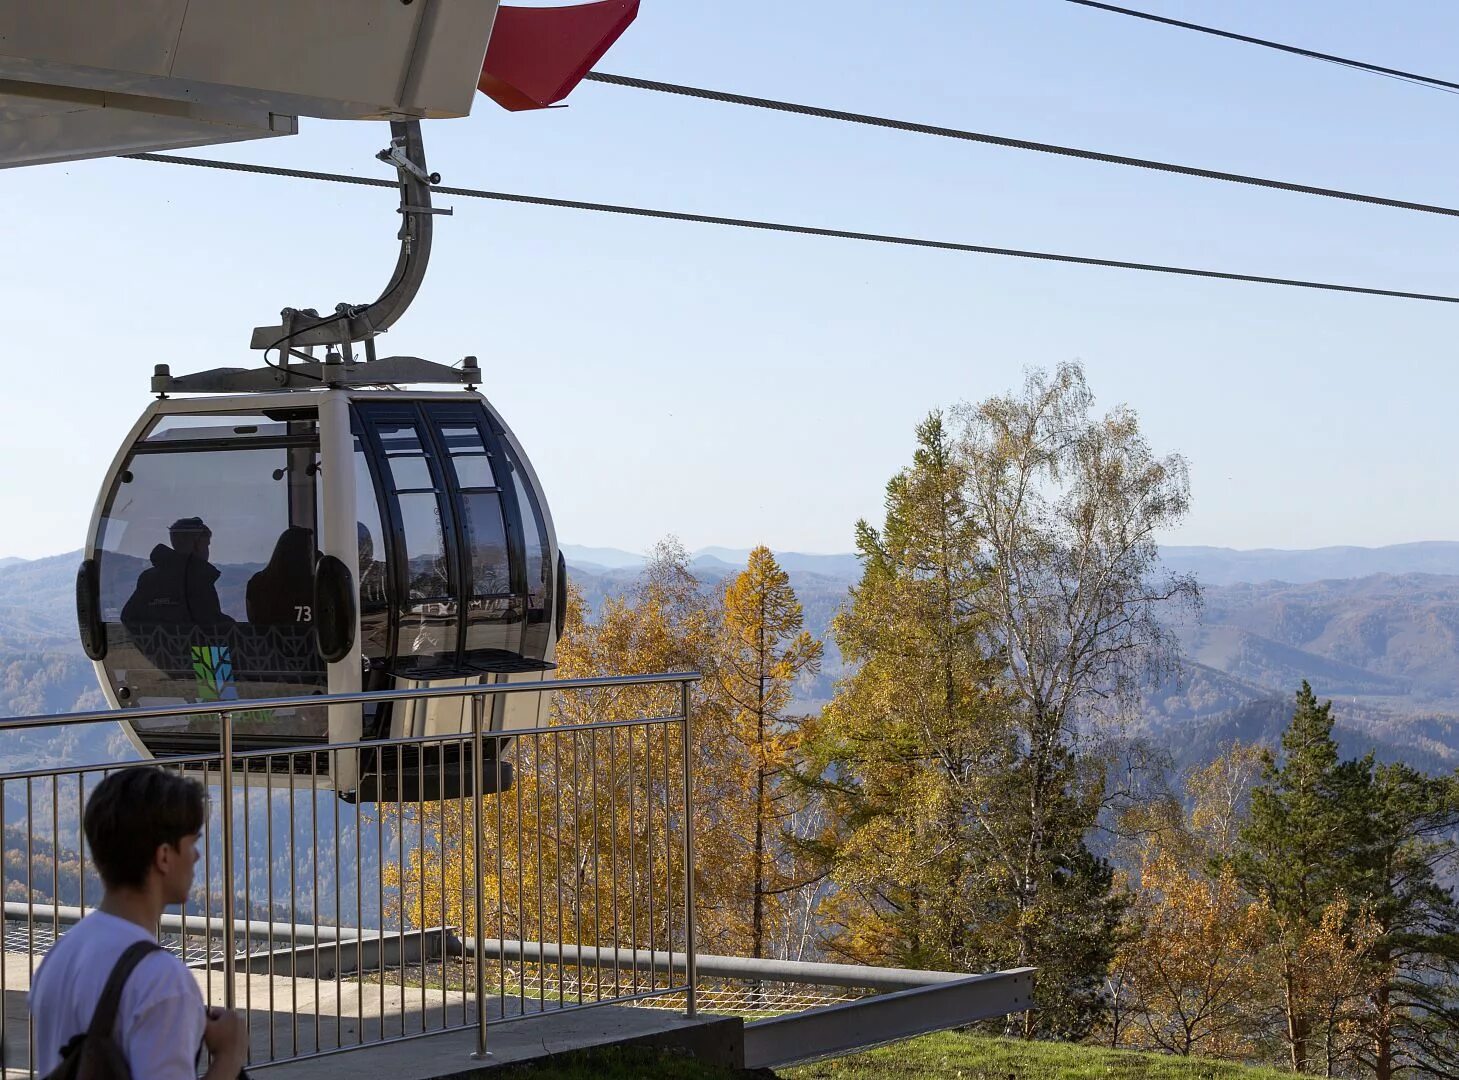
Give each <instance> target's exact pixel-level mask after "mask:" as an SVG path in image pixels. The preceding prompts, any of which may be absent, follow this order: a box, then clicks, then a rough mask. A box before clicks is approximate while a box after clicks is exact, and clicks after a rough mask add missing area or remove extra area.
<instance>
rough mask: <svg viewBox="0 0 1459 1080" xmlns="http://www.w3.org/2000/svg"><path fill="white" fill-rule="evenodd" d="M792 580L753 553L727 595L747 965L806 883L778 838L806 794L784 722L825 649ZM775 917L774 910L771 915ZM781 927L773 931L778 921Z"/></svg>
mask: <svg viewBox="0 0 1459 1080" xmlns="http://www.w3.org/2000/svg"><path fill="white" fill-rule="evenodd" d="M804 627H805V619H804V617H803V613H802V610H801V606H800V601H799V600H797V599H796V596H795V590H794V589H792V588H791V585H790V578H789V576H788V575H787V574H786V573H785V571H784V570H782V569H781V568H780V565H779V564H778V563H777V562H776V561H775V556H774V555H773V554H772V553H771V551H770V549H769V548H768V547H765V546H763V545H762V546H759V547H756V548H755V549H754V550H753V551H751V552H750V557H749V562H748V564H747V565H746V567H745V570H744V572H743V573H741V574H739V575H737V576H736V577H735V578H734V580H733V581H731V582H730V583H729V585H728V586H727V587H726V588H725V592H724V629H725V639H726V642H725V644H726V647H725V656H724V661H723V667H722V669H721V678H720V684H721V686H722V687H723V695H724V699H725V703H726V704H727V705H728V706H729V708H730V709H731V710H733V717H732V719H731V720H730V730H731V731H732V732H733V734H734V736H735V739H736V740H737V742H738V743H739V745H740V748H741V750H740V752H739V753H737V754H735V755H734V759H733V764H731V766H730V767H731V769H732V770H733V774H734V780H735V782H736V786H737V787H740V788H742V789H743V790H742V791H741V792H740V793H739V794H738V795H737V798H738V800H740V801H742V802H743V803H744V804H746V805H747V806H748V807H749V812H750V817H751V823H750V831H751V834H752V838H751V840H750V844H749V846H750V852H749V858H748V860H747V862H746V863H745V864H744V865H747V866H748V867H749V874H748V877H749V883H748V884H749V889H748V891H749V901H750V904H749V906H750V920H749V921H750V932H749V951H750V955H751V956H755V957H760V956H764V955H765V954H766V953H765V949H766V939H767V935H768V933H769V929H768V928H767V918H774V917H775V916H776V915H777V914H779V913H778V911H776V910H773V909H776V908H778V906H779V902H780V899H781V898H782V897H783V896H785V895H786V894H787V893H789V892H791V891H793V890H795V889H798V888H801V887H804V886H805V884H806V880H805V879H806V877H807V876H814V875H807V874H806V873H805V871H804V869H803V868H802V867H800V866H799V865H798V863H799V862H800V860H799V859H798V853H797V852H796V851H795V850H793V849H792V848H791V847H790V846H789V845H787V844H786V842H785V837H784V833H785V831H786V830H787V829H788V828H789V826H790V823H791V821H792V819H794V818H795V816H796V814H797V812H798V811H803V810H804V809H805V806H806V802H807V791H806V789H805V788H804V787H796V786H794V785H792V784H790V783H789V779H790V774H791V772H792V770H793V769H795V768H796V766H797V765H798V764H799V760H800V742H801V737H802V727H803V718H801V717H791V716H788V715H786V707H787V706H788V705H789V703H790V699H791V693H792V689H793V687H794V683H795V680H796V678H797V677H798V676H800V675H801V674H802V673H803V672H812V673H813V672H816V671H818V670H819V669H820V662H821V651H822V646H821V643H820V642H819V641H816V640H815V639H814V638H812V637H811V635H810V633H809V632H808V631H807V630H806V629H805V628H804ZM767 909H772V910H767ZM776 921H777V925H778V921H779V920H776Z"/></svg>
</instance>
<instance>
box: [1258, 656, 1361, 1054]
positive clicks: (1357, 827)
mask: <svg viewBox="0 0 1459 1080" xmlns="http://www.w3.org/2000/svg"><path fill="white" fill-rule="evenodd" d="M1331 712H1332V702H1330V701H1329V702H1326V703H1324V704H1320V705H1319V704H1318V702H1317V697H1316V695H1315V694H1313V692H1312V687H1311V686H1309V685H1308V684H1307V683H1306V682H1305V681H1304V682H1303V683H1302V689H1301V690H1300V691H1298V693H1297V704H1296V709H1295V711H1294V712H1293V714H1292V721H1291V723H1290V724H1289V725H1288V726H1287V729H1286V731H1284V732H1283V733H1282V743H1281V757H1280V759H1278V758H1276V757H1274V756H1273V755H1272V754H1271V753H1270V752H1268V753H1267V755H1266V757H1265V760H1264V762H1263V770H1262V781H1261V783H1260V784H1259V785H1258V786H1257V787H1256V788H1255V789H1254V790H1253V791H1252V793H1251V811H1250V817H1249V818H1248V820H1247V822H1246V825H1245V827H1244V828H1243V829H1242V830H1241V833H1240V838H1239V844H1238V848H1237V852H1236V855H1235V858H1234V866H1235V869H1236V873H1237V876H1238V878H1239V879H1240V881H1241V883H1242V885H1243V886H1244V887H1245V888H1246V889H1247V890H1248V891H1249V892H1251V893H1252V894H1253V895H1254V896H1256V897H1257V898H1258V899H1260V900H1262V901H1263V902H1265V903H1266V905H1267V906H1268V908H1269V909H1270V910H1271V913H1272V916H1273V918H1274V919H1275V920H1276V923H1277V926H1278V933H1279V937H1280V944H1279V955H1280V958H1281V959H1280V978H1281V982H1282V994H1283V1011H1284V1014H1285V1016H1284V1019H1285V1030H1284V1037H1285V1040H1286V1043H1287V1047H1288V1050H1289V1057H1290V1061H1291V1066H1292V1068H1293V1069H1294V1070H1296V1071H1298V1072H1303V1071H1306V1069H1307V1068H1308V1066H1309V1064H1310V1063H1311V1060H1312V1050H1313V1047H1312V1045H1311V1041H1312V1035H1313V1024H1314V1015H1313V1013H1314V1010H1313V1006H1312V1002H1311V1000H1310V995H1309V993H1308V991H1307V989H1306V982H1305V981H1304V978H1303V976H1304V972H1303V970H1302V969H1303V959H1302V958H1303V955H1304V953H1303V946H1304V943H1305V942H1306V941H1307V940H1308V939H1309V937H1310V936H1311V935H1313V934H1315V933H1316V932H1317V931H1318V930H1319V929H1320V928H1321V927H1322V926H1323V916H1324V914H1325V913H1326V912H1327V910H1328V908H1329V907H1330V906H1331V905H1332V904H1334V903H1341V902H1355V901H1356V900H1357V899H1358V898H1360V897H1361V896H1362V894H1363V891H1364V885H1365V884H1366V882H1365V876H1366V871H1365V869H1364V868H1363V866H1362V862H1361V858H1360V853H1361V852H1362V851H1363V850H1364V848H1365V846H1366V845H1367V843H1368V841H1369V838H1370V822H1369V818H1368V812H1367V811H1368V807H1369V801H1370V798H1371V779H1370V778H1371V771H1372V765H1373V761H1372V756H1371V755H1369V756H1368V757H1366V758H1363V759H1360V760H1357V761H1341V760H1340V759H1339V756H1338V748H1337V743H1336V741H1335V740H1334V739H1333V737H1332V715H1331Z"/></svg>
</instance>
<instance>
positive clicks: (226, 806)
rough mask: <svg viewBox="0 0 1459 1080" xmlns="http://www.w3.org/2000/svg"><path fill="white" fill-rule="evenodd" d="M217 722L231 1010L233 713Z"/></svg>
mask: <svg viewBox="0 0 1459 1080" xmlns="http://www.w3.org/2000/svg"><path fill="white" fill-rule="evenodd" d="M218 722H219V727H218V741H219V744H220V749H221V752H222V758H223V760H222V765H221V771H222V781H221V786H222V789H223V806H222V814H223V1007H224V1008H226V1009H232V1008H233V1006H234V1003H235V998H236V995H235V989H234V986H233V977H234V967H235V964H234V950H233V920H234V915H235V912H234V909H233V714H232V713H231V712H223V713H219V714H218ZM243 812H244V813H245V814H246V813H248V808H247V807H244V808H243ZM245 857H246V856H245Z"/></svg>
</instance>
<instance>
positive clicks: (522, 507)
mask: <svg viewBox="0 0 1459 1080" xmlns="http://www.w3.org/2000/svg"><path fill="white" fill-rule="evenodd" d="M502 449H503V452H504V453H505V454H506V455H507V460H508V464H509V466H510V468H511V473H512V489H513V491H514V492H515V494H516V496H517V513H518V515H519V517H520V518H521V521H522V542H523V546H524V547H525V549H526V557H527V567H526V569H527V626H526V628H525V630H524V631H523V641H522V648H523V651H524V653H525V654H526V655H529V656H546V655H547V634H548V630H549V627H550V624H551V622H552V606H553V605H552V572H553V570H554V569H556V568H555V567H554V566H553V563H552V551H551V549H550V547H549V546H548V540H547V523H546V521H545V520H544V519H543V517H542V507H541V506H540V505H539V503H538V501H537V496H536V493H535V492H533V491H532V490H531V488H530V486H529V485H528V483H527V473H526V471H525V469H523V467H522V464H521V463H520V462H518V461H516V460H514V459H513V457H512V451H511V447H510V446H509V445H507V444H506V442H505V440H504V441H503V444H502Z"/></svg>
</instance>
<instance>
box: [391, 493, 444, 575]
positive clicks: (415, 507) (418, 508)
mask: <svg viewBox="0 0 1459 1080" xmlns="http://www.w3.org/2000/svg"><path fill="white" fill-rule="evenodd" d="M398 498H399V502H400V519H401V525H402V526H403V531H404V533H405V567H406V590H407V595H408V596H409V597H410V599H412V600H429V599H432V598H435V597H449V596H451V595H453V594H454V593H455V591H456V590H455V587H454V585H453V578H454V575H453V574H452V573H451V566H450V563H449V562H448V561H447V559H446V537H445V531H444V530H443V529H442V528H441V507H440V503H439V501H438V500H437V498H436V496H435V494H434V493H433V492H419V493H415V494H405V495H400V496H398Z"/></svg>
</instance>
